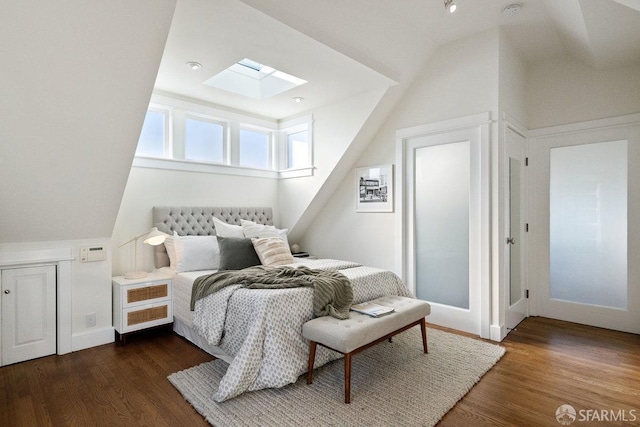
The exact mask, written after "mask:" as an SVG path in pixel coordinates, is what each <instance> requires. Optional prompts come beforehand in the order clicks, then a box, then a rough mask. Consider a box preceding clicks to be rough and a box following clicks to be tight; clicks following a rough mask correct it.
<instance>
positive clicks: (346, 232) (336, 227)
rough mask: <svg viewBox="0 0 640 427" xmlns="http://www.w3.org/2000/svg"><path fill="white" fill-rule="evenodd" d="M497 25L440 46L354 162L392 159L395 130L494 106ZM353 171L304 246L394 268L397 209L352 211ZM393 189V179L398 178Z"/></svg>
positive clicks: (375, 162) (319, 252) (494, 108)
mask: <svg viewBox="0 0 640 427" xmlns="http://www.w3.org/2000/svg"><path fill="white" fill-rule="evenodd" d="M498 40H499V34H498V30H497V29H496V30H491V31H487V32H483V33H480V34H477V35H475V36H473V37H470V38H467V39H464V40H461V41H458V42H454V43H451V44H449V45H447V46H444V47H442V48H441V49H439V50H438V51H437V52H436V53H435V54H434V56H433V58H432V59H431V60H430V61H429V63H428V64H426V66H425V69H424V70H423V72H422V73H421V75H420V76H419V77H418V78H417V80H416V82H415V83H414V85H413V87H411V88H410V89H409V90H408V91H407V94H406V95H405V97H404V98H403V99H402V100H401V101H400V103H399V104H398V106H397V107H396V109H395V110H394V112H393V113H392V114H391V116H390V117H389V119H388V120H387V121H386V122H385V123H384V125H383V126H382V128H381V130H380V131H379V132H378V134H377V135H376V136H375V138H374V139H373V140H372V141H371V143H370V144H369V146H368V147H367V149H366V150H365V152H364V154H363V155H362V157H361V158H360V159H359V160H358V162H357V165H356V167H359V166H371V165H378V164H389V163H391V164H395V162H396V159H395V131H396V130H397V129H402V128H406V127H410V126H417V125H422V124H427V123H432V122H437V121H441V120H445V119H451V118H457V117H463V116H467V115H472V114H477V113H482V112H487V111H490V112H492V114H493V115H494V116H495V115H497V109H498ZM354 180H355V172H354V173H353V174H349V175H348V176H347V177H346V178H345V179H344V180H343V182H342V184H341V185H340V187H339V188H338V190H337V191H336V192H335V193H334V195H333V197H332V198H331V199H330V200H329V202H328V203H326V204H325V206H324V208H323V209H322V210H321V211H320V213H319V215H318V216H317V217H316V219H315V221H314V223H313V224H312V225H311V226H310V227H309V229H308V230H307V233H306V234H305V235H304V238H303V239H302V241H301V246H302V247H303V249H305V250H307V251H309V252H311V253H314V254H317V255H319V256H321V257H328V258H339V259H347V260H353V261H357V262H360V263H363V264H367V265H371V266H376V267H381V268H386V269H390V270H394V271H395V269H396V265H395V242H396V238H399V236H395V232H394V224H395V213H356V212H355V206H356V193H355V189H356V186H355V181H354ZM396 190H397V179H396Z"/></svg>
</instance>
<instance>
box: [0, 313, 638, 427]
mask: <svg viewBox="0 0 640 427" xmlns="http://www.w3.org/2000/svg"><path fill="white" fill-rule="evenodd" d="M501 345H504V346H505V347H506V349H507V353H506V354H505V356H504V357H503V358H502V360H500V362H498V364H497V365H496V366H494V367H493V368H492V369H491V370H490V371H489V372H488V373H487V374H486V375H485V376H484V377H483V378H482V380H481V381H480V383H478V384H477V385H476V386H475V387H474V388H473V389H472V390H471V391H470V392H469V393H468V394H467V395H466V396H465V397H464V398H463V399H462V400H461V401H460V402H458V404H457V405H456V406H455V407H454V408H453V409H452V410H451V411H450V412H449V413H448V414H447V415H445V417H444V418H443V419H442V421H441V422H440V424H439V425H440V426H510V425H517V426H559V425H560V424H559V423H558V422H557V421H556V420H555V412H556V409H557V408H558V407H559V406H560V405H562V404H571V405H572V406H573V407H574V408H575V409H576V410H578V411H579V410H584V411H586V410H597V411H603V410H604V411H607V412H611V411H613V412H614V415H615V414H617V415H616V416H619V415H620V414H622V413H623V412H622V411H625V412H624V415H625V416H626V419H627V420H628V421H627V422H625V421H616V422H604V423H602V422H601V423H586V422H575V423H574V424H573V425H577V426H579V425H585V426H589V425H606V426H610V425H635V426H640V336H638V335H633V334H625V333H621V332H613V331H608V330H604V329H598V328H592V327H588V326H582V325H576V324H572V323H567V322H561V321H557V320H550V319H545V318H540V317H533V318H529V319H526V320H525V321H524V322H522V323H521V324H520V325H519V326H518V328H517V330H515V331H512V332H511V333H510V334H509V336H508V337H507V338H506V339H505V341H504V342H503V343H502V344H501ZM209 360H212V357H211V356H209V355H208V354H206V353H205V352H203V351H201V350H199V349H198V348H196V347H195V346H193V345H192V344H190V343H188V342H187V341H185V340H183V339H182V338H180V337H178V336H177V335H174V334H166V333H162V332H161V331H152V332H148V333H143V334H139V335H133V336H131V337H130V340H129V343H128V344H127V345H126V346H119V345H116V344H109V345H104V346H100V347H95V348H91V349H87V350H82V351H78V352H75V353H71V354H67V355H63V356H48V357H43V358H40V359H36V360H31V361H27V362H23V363H18V364H15V365H10V366H5V367H2V368H0V426H29V427H31V426H207V425H208V424H207V422H206V421H205V420H204V419H203V418H202V417H201V416H200V415H199V414H198V413H197V412H196V411H195V410H194V409H193V408H192V407H191V405H189V404H188V403H187V402H186V401H185V400H184V399H183V398H182V396H181V395H180V394H179V393H178V391H177V390H175V389H174V388H173V386H172V385H171V384H170V383H169V381H168V380H167V379H166V377H167V375H169V374H170V373H172V372H176V371H179V370H182V369H185V368H188V367H191V366H194V365H197V364H200V363H203V362H206V361H209ZM336 404H342V403H340V402H337V403H336ZM631 410H633V411H634V412H631ZM634 414H635V417H636V419H635V421H634V420H632V419H631V418H632V416H634Z"/></svg>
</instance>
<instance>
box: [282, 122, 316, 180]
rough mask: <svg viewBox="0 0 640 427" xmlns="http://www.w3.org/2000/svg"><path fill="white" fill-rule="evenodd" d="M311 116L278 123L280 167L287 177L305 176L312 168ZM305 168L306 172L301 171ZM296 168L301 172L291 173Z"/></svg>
mask: <svg viewBox="0 0 640 427" xmlns="http://www.w3.org/2000/svg"><path fill="white" fill-rule="evenodd" d="M312 126H313V118H312V117H311V116H310V115H309V116H304V117H299V118H297V119H293V120H290V121H287V122H283V123H280V129H281V131H280V132H281V134H280V135H281V136H280V138H281V141H282V142H281V144H282V145H281V157H280V162H281V169H282V170H284V171H287V174H286V175H287V177H296V176H307V175H305V174H306V173H312V172H311V169H313V127H312ZM303 169H306V172H304V171H302V170H303ZM294 170H297V171H299V172H301V173H303V174H302V175H301V174H300V173H293V171H294Z"/></svg>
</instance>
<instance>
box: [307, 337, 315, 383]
mask: <svg viewBox="0 0 640 427" xmlns="http://www.w3.org/2000/svg"><path fill="white" fill-rule="evenodd" d="M315 358H316V342H315V341H310V342H309V367H308V369H309V370H308V371H307V384H311V383H312V382H313V364H314V362H315Z"/></svg>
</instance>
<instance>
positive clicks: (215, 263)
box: [169, 232, 220, 273]
mask: <svg viewBox="0 0 640 427" xmlns="http://www.w3.org/2000/svg"><path fill="white" fill-rule="evenodd" d="M173 246H174V249H175V255H174V258H171V257H169V258H170V259H171V268H173V269H174V270H175V271H176V273H181V272H183V271H198V270H217V269H218V267H220V248H219V247H218V239H217V238H216V236H178V235H177V234H175V232H174V236H173ZM174 259H175V261H174Z"/></svg>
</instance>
